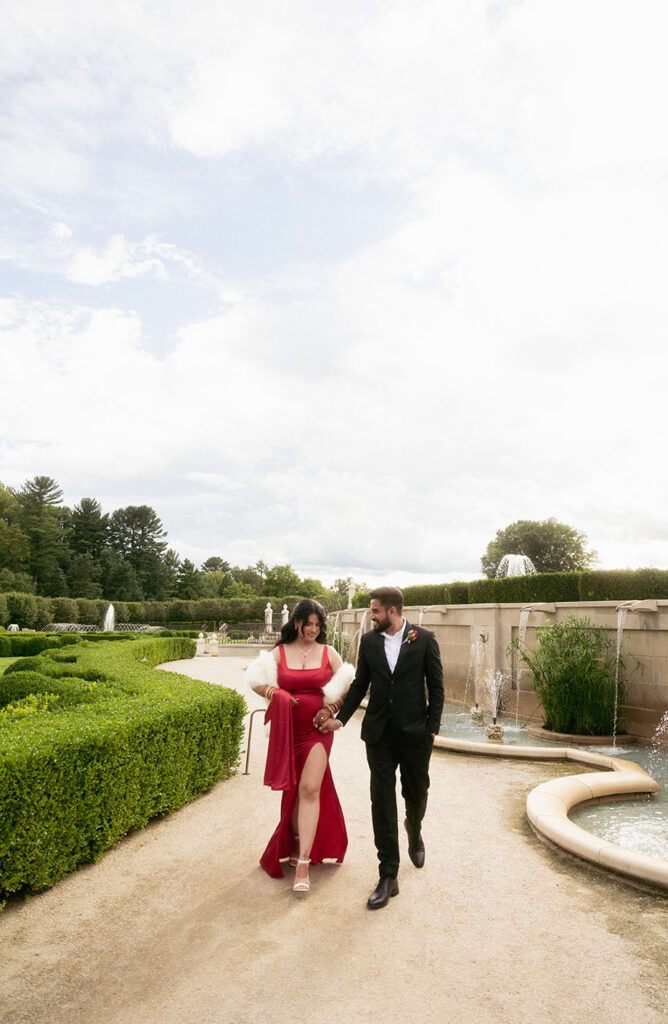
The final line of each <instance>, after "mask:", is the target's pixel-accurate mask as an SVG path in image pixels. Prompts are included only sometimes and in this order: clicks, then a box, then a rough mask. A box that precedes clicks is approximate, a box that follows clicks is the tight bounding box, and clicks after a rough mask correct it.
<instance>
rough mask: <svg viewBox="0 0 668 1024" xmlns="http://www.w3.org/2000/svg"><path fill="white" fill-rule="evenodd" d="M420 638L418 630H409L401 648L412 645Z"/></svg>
mask: <svg viewBox="0 0 668 1024" xmlns="http://www.w3.org/2000/svg"><path fill="white" fill-rule="evenodd" d="M418 636H419V633H418V631H417V629H409V630H408V632H407V633H406V636H405V639H404V640H403V641H402V645H401V646H402V647H403V645H404V644H412V643H413V641H414V640H417V638H418Z"/></svg>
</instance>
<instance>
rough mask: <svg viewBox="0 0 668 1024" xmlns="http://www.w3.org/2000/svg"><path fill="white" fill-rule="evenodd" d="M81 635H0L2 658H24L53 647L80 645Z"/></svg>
mask: <svg viewBox="0 0 668 1024" xmlns="http://www.w3.org/2000/svg"><path fill="white" fill-rule="evenodd" d="M80 639H81V635H80V634H79V633H0V658H16V657H18V658H23V657H27V656H30V655H32V654H40V653H41V651H46V650H48V649H49V648H51V647H70V646H71V645H72V644H78V643H79V641H80Z"/></svg>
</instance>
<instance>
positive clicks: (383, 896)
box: [366, 877, 399, 910]
mask: <svg viewBox="0 0 668 1024" xmlns="http://www.w3.org/2000/svg"><path fill="white" fill-rule="evenodd" d="M398 895H399V883H398V882H397V880H396V878H388V877H385V878H381V879H380V880H379V882H378V885H377V886H376V888H375V889H374V890H373V892H372V893H371V895H370V896H369V899H368V900H367V904H366V905H367V907H368V908H369V910H380V908H381V907H386V906H387V904H388V903H389V902H390V896H398Z"/></svg>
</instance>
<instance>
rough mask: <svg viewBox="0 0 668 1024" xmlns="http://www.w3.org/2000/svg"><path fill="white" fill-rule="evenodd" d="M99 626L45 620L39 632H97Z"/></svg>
mask: <svg viewBox="0 0 668 1024" xmlns="http://www.w3.org/2000/svg"><path fill="white" fill-rule="evenodd" d="M98 630H99V626H91V625H90V623H83V622H47V624H46V626H43V627H42V629H41V630H40V632H41V633H97V632H98Z"/></svg>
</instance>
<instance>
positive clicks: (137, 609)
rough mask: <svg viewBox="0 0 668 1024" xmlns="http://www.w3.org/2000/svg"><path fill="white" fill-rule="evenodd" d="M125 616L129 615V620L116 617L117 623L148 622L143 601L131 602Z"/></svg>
mask: <svg viewBox="0 0 668 1024" xmlns="http://www.w3.org/2000/svg"><path fill="white" fill-rule="evenodd" d="M125 614H126V615H127V619H126V618H123V619H119V618H118V616H116V621H117V622H135V623H144V622H146V612H145V611H144V604H143V602H142V601H129V602H128V605H127V610H126V612H125Z"/></svg>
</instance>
